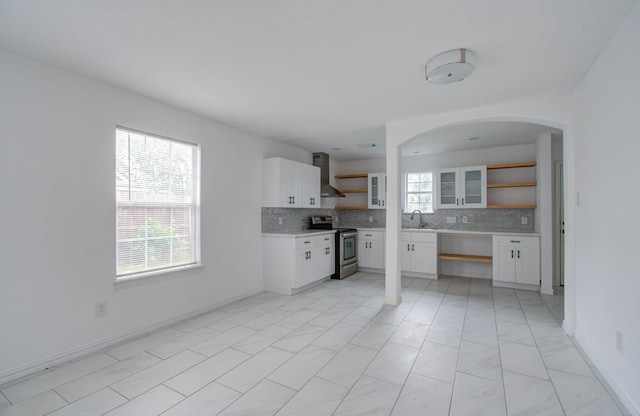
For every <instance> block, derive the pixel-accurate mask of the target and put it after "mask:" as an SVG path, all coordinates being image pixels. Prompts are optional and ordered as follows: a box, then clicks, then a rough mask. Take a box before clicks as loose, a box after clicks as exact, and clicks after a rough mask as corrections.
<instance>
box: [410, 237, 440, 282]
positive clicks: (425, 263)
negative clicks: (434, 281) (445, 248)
mask: <svg viewBox="0 0 640 416" xmlns="http://www.w3.org/2000/svg"><path fill="white" fill-rule="evenodd" d="M411 244H412V245H411V249H412V270H411V271H412V272H416V273H430V274H436V269H437V267H436V266H437V258H438V253H437V251H436V250H437V249H436V243H423V242H415V243H411Z"/></svg>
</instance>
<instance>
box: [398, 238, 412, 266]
mask: <svg viewBox="0 0 640 416" xmlns="http://www.w3.org/2000/svg"><path fill="white" fill-rule="evenodd" d="M412 254H413V253H412V252H411V242H410V241H401V242H400V270H401V271H403V272H411V271H413V270H412V269H411V257H412Z"/></svg>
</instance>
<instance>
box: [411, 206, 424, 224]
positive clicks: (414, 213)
mask: <svg viewBox="0 0 640 416" xmlns="http://www.w3.org/2000/svg"><path fill="white" fill-rule="evenodd" d="M416 212H417V213H418V214H420V221H419V222H418V228H424V227H425V226H426V225H427V223H426V222H422V211H420V210H419V209H416V210H414V211H413V212H412V213H411V219H413V216H414V215H416Z"/></svg>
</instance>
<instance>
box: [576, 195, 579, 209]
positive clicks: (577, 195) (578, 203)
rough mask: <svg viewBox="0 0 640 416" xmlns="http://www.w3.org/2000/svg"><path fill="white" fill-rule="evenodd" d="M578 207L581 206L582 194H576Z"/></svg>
mask: <svg viewBox="0 0 640 416" xmlns="http://www.w3.org/2000/svg"><path fill="white" fill-rule="evenodd" d="M576 206H578V207H579V206H580V192H578V193H576Z"/></svg>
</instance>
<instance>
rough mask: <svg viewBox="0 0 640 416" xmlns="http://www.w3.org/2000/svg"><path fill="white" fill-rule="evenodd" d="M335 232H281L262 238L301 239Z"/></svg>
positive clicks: (268, 234)
mask: <svg viewBox="0 0 640 416" xmlns="http://www.w3.org/2000/svg"><path fill="white" fill-rule="evenodd" d="M335 233H336V230H298V231H283V232H281V233H262V236H263V237H302V236H305V237H307V236H313V235H323V234H335Z"/></svg>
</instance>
